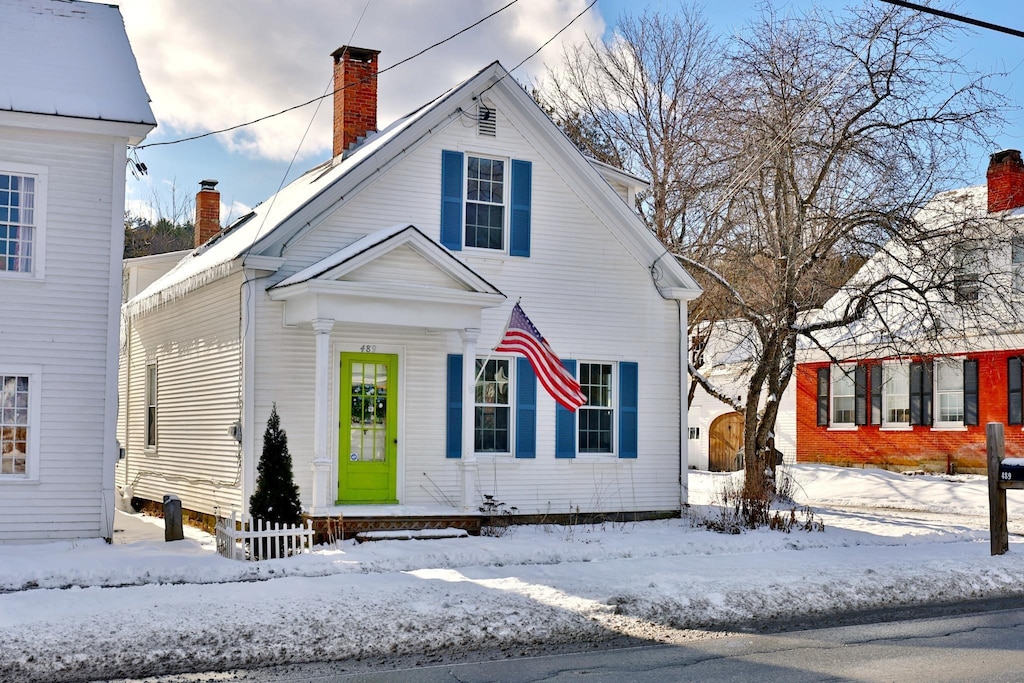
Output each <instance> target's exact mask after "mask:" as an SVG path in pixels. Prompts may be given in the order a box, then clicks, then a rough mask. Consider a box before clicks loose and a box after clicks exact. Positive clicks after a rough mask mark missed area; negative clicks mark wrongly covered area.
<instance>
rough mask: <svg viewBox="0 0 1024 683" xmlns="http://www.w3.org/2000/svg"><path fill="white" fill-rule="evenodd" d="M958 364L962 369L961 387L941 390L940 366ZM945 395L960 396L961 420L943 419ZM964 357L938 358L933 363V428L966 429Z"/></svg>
mask: <svg viewBox="0 0 1024 683" xmlns="http://www.w3.org/2000/svg"><path fill="white" fill-rule="evenodd" d="M954 364H956V365H958V366H959V369H960V387H959V388H958V389H953V390H948V389H947V390H944V391H940V389H939V367H940V366H942V365H954ZM943 396H953V397H959V401H960V419H959V420H943V419H942V398H943ZM964 403H965V401H964V359H963V358H959V357H955V358H936V359H935V361H934V362H933V363H932V411H933V412H932V428H933V429H964V413H965V408H966V406H965V405H964Z"/></svg>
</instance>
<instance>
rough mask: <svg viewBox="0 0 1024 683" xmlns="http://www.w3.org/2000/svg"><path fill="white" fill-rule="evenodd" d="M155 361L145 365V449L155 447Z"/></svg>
mask: <svg viewBox="0 0 1024 683" xmlns="http://www.w3.org/2000/svg"><path fill="white" fill-rule="evenodd" d="M156 391H157V373H156V363H149V364H147V365H146V449H153V448H156V426H157V415H156V411H157V393H156Z"/></svg>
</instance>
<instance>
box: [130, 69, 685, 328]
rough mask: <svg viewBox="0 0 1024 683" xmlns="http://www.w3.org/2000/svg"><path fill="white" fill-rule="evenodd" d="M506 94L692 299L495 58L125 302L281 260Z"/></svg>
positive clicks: (649, 263) (653, 263) (668, 287)
mask: <svg viewBox="0 0 1024 683" xmlns="http://www.w3.org/2000/svg"><path fill="white" fill-rule="evenodd" d="M489 90H493V91H495V92H499V91H500V92H501V94H502V95H504V96H506V97H507V98H508V99H509V100H510V101H511V102H512V103H513V106H514V107H515V108H516V110H517V112H518V113H520V114H521V115H522V116H523V117H524V118H525V119H527V121H529V122H530V123H531V124H532V126H533V129H532V130H533V131H536V132H537V133H538V135H539V136H540V137H541V138H542V139H541V140H540V143H542V144H538V145H537V146H538V148H546V149H554V150H555V151H556V152H557V153H558V154H557V158H558V159H559V160H562V161H564V164H563V165H562V166H560V167H559V169H558V170H559V172H561V173H562V174H563V175H564V176H571V177H573V178H574V179H575V180H576V182H575V186H577V187H579V188H582V191H583V192H585V196H584V197H583V198H584V199H585V200H586V201H587V203H588V204H589V205H590V206H591V207H593V208H594V210H595V213H597V214H598V215H599V216H608V217H609V218H610V221H609V224H610V227H613V233H614V234H615V236H616V237H617V238H618V239H619V241H620V242H621V243H622V244H623V245H624V246H625V247H626V249H627V250H628V251H629V252H630V253H632V254H633V255H634V257H635V258H636V259H637V261H638V262H640V263H641V264H642V265H643V266H644V267H645V268H650V269H651V270H652V272H654V271H657V275H658V277H659V280H658V282H659V286H660V289H661V291H662V292H663V293H665V294H666V295H667V296H671V297H676V298H684V299H685V298H693V297H696V296H697V295H698V294H699V293H700V291H701V290H700V287H699V285H697V283H696V281H695V280H694V279H693V278H692V277H691V276H690V275H689V274H688V273H687V272H686V271H685V270H684V269H683V267H682V266H680V265H679V264H678V262H676V260H675V259H671V258H663V257H664V256H665V255H666V254H667V250H666V249H665V247H664V246H663V245H662V244H661V242H660V241H658V239H657V238H656V237H655V236H654V235H653V234H652V233H651V232H650V230H648V229H647V227H646V226H645V225H644V223H643V222H642V221H641V220H640V218H639V216H637V215H636V214H635V213H634V212H633V211H632V210H631V209H630V207H629V206H628V205H627V204H626V203H625V202H624V201H622V199H621V198H620V197H619V195H618V194H617V193H616V192H615V190H613V189H612V188H611V186H610V185H609V184H608V182H607V181H606V180H605V179H604V177H603V176H602V175H601V173H600V172H599V171H598V170H597V169H595V168H594V166H593V165H592V164H591V162H590V161H589V160H588V159H587V158H586V157H584V156H583V155H582V154H581V153H580V152H579V150H577V149H576V147H575V146H574V145H573V144H572V142H571V141H569V139H568V138H567V137H566V136H565V134H564V133H562V131H561V130H560V129H559V128H558V127H557V126H556V125H555V124H554V123H552V121H551V119H550V118H548V116H547V115H546V114H545V113H544V112H543V111H542V110H541V109H540V107H539V106H537V104H536V103H535V102H534V101H533V100H532V99H531V98H530V96H529V94H528V93H527V92H526V91H525V90H523V88H522V87H520V86H519V84H517V83H516V82H515V81H514V80H513V79H512V78H510V77H509V73H508V71H506V70H505V68H504V67H503V66H502V65H501V64H500V63H498V62H492V63H491V64H489V65H488V66H486V67H485V68H483V69H482V70H480V71H479V72H477V73H476V74H475V75H474V76H471V77H470V78H468V79H467V80H465V81H463V82H462V83H460V84H458V85H456V86H454V87H453V88H451V89H450V90H448V91H446V92H444V93H442V94H441V95H440V96H438V97H437V98H435V99H434V100H432V101H431V102H428V103H427V104H426V105H424V106H423V107H421V108H419V109H417V110H416V111H414V112H412V113H410V114H408V115H407V116H405V117H403V118H401V119H398V120H397V121H395V122H394V123H392V124H391V125H390V126H388V127H387V128H385V129H384V130H382V131H380V132H378V133H376V134H371V135H370V136H368V137H367V139H366V140H365V141H364V142H363V143H362V144H361V145H360V146H358V147H356V148H355V149H353V150H350V151H349V152H346V154H345V155H343V156H341V157H336V158H335V159H332V160H331V161H328V162H325V163H323V164H321V165H320V166H317V167H315V168H313V169H311V170H310V171H308V172H306V173H305V174H304V175H302V176H301V177H299V178H298V179H296V180H295V181H293V182H292V183H290V184H289V185H288V186H286V187H285V188H283V189H282V190H281V191H280V192H278V193H277V194H275V195H273V196H271V197H270V198H269V199H267V200H266V201H264V202H263V203H261V204H260V205H258V206H256V207H255V208H254V209H253V210H252V212H250V213H249V214H247V215H245V216H243V217H241V218H239V219H238V220H237V221H235V223H233V224H232V225H231V226H229V227H228V228H227V229H226V230H224V232H223V233H221V234H220V235H218V236H217V237H215V238H213V239H212V240H210V241H209V242H208V243H206V244H205V245H203V246H201V247H199V248H198V249H197V250H196V251H194V252H192V253H191V254H190V255H189V256H188V257H186V258H185V259H183V260H182V261H181V262H180V263H179V264H178V265H177V266H176V267H175V268H174V269H172V270H171V271H170V272H168V273H167V274H166V275H165V276H164V277H163V278H161V279H160V280H157V281H156V282H154V283H153V284H152V285H151V286H150V287H149V288H147V289H146V290H145V291H143V292H141V293H140V294H139V295H138V296H137V297H136V298H135V299H134V300H133V301H132V302H130V303H129V313H130V314H137V313H141V312H144V311H145V310H149V309H150V308H152V307H154V306H156V305H159V304H160V303H162V302H164V301H167V300H170V299H173V298H176V297H177V296H181V295H184V294H185V293H187V292H188V291H191V290H192V289H195V288H197V287H200V286H202V285H204V284H206V283H208V282H211V281H213V280H215V279H218V278H219V277H222V276H224V275H226V274H227V273H228V272H231V271H232V269H233V268H236V267H238V266H239V265H240V264H235V265H234V266H232V264H233V262H235V260H236V259H239V258H240V257H244V258H243V259H242V260H243V261H247V260H250V259H253V257H268V256H269V257H279V256H280V255H281V253H282V252H283V250H284V249H285V247H286V246H287V245H288V244H289V243H291V242H293V241H295V240H296V239H298V238H300V237H301V236H302V235H303V234H305V232H306V231H308V230H310V229H312V228H313V227H315V226H316V225H317V224H318V222H319V219H320V218H321V217H323V216H326V215H328V214H329V213H331V212H333V211H334V210H335V209H337V208H338V207H339V206H340V205H341V204H342V203H344V202H345V201H346V200H347V199H348V198H349V197H351V196H352V195H354V194H355V193H356V192H358V191H359V190H360V189H361V188H362V187H363V186H364V184H366V183H368V182H371V181H372V180H373V179H374V178H375V177H376V176H377V175H379V174H380V173H381V172H383V171H385V170H387V169H388V168H390V166H391V165H392V164H394V163H395V162H396V161H397V160H398V159H400V158H402V157H403V156H404V155H405V154H406V153H407V152H409V151H411V150H412V149H414V148H415V147H416V146H417V145H418V144H419V143H420V142H422V141H423V140H425V139H427V138H428V137H429V136H430V135H432V134H434V133H436V132H438V131H439V130H441V129H442V128H443V127H444V126H446V125H447V124H449V123H451V122H454V121H456V120H458V119H459V117H460V116H461V115H462V114H463V113H464V110H463V109H462V107H461V106H459V105H461V104H463V103H466V104H470V103H472V102H473V101H474V100H476V99H477V98H478V97H479V96H480V95H481V94H483V93H484V92H486V91H489Z"/></svg>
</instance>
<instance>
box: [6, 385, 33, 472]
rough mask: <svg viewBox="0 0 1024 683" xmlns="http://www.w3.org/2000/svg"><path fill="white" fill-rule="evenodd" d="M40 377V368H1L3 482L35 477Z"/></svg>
mask: <svg viewBox="0 0 1024 683" xmlns="http://www.w3.org/2000/svg"><path fill="white" fill-rule="evenodd" d="M38 378H39V369H38V368H32V369H25V368H21V369H13V368H12V369H10V370H6V369H2V368H0V481H8V480H19V479H34V478H35V476H36V472H37V469H38V468H37V464H38V463H37V460H38V457H39V456H38V438H39V435H38V430H39V385H38Z"/></svg>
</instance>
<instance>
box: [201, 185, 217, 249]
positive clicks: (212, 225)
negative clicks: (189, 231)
mask: <svg viewBox="0 0 1024 683" xmlns="http://www.w3.org/2000/svg"><path fill="white" fill-rule="evenodd" d="M216 187H217V181H216V180H200V181H199V192H196V223H195V235H196V246H197V247H198V246H200V245H203V244H206V242H207V241H208V240H209V239H210V238H211V237H213V236H214V235H216V234H217V233H218V232H220V192H218V191H217V190H216Z"/></svg>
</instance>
